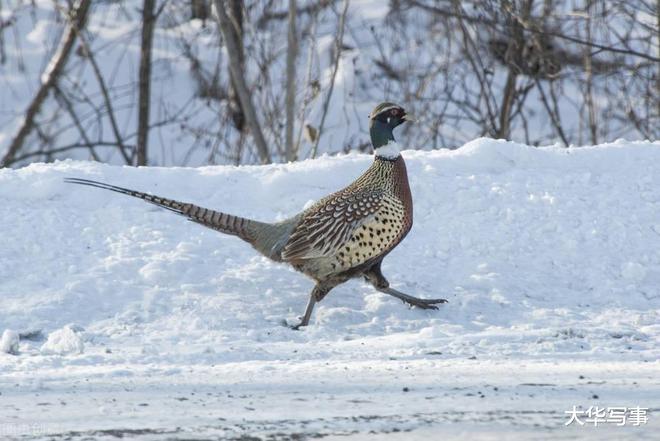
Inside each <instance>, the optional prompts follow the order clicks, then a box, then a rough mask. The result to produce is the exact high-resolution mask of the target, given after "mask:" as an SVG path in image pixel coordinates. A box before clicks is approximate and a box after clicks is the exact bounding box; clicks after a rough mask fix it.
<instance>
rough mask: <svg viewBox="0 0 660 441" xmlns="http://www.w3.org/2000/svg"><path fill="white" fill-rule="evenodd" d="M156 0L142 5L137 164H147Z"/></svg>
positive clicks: (146, 0) (148, 0)
mask: <svg viewBox="0 0 660 441" xmlns="http://www.w3.org/2000/svg"><path fill="white" fill-rule="evenodd" d="M155 6H156V1H155V0H144V3H143V6H142V40H141V41H142V43H141V45H140V72H139V74H138V75H139V76H138V81H139V97H138V139H137V160H136V165H138V166H140V165H147V148H148V142H149V109H150V99H151V47H152V43H153V38H154V26H155V24H156V18H157V15H156V14H155V13H154V9H155Z"/></svg>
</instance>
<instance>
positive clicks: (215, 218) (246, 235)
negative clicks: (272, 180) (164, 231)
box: [64, 178, 262, 243]
mask: <svg viewBox="0 0 660 441" xmlns="http://www.w3.org/2000/svg"><path fill="white" fill-rule="evenodd" d="M64 182H67V183H70V184H80V185H88V186H90V187H96V188H102V189H104V190H110V191H114V192H117V193H121V194H125V195H128V196H132V197H134V198H138V199H142V200H144V201H146V202H149V203H150V204H154V205H157V206H159V207H161V208H164V209H166V210H169V211H173V212H174V213H177V214H180V215H182V216H185V217H187V218H188V219H190V220H191V221H193V222H197V223H198V224H202V225H204V226H205V227H208V228H212V229H214V230H217V231H220V232H222V233H225V234H231V235H234V236H238V237H240V238H241V239H243V240H245V241H247V242H251V243H253V242H254V240H255V237H254V231H255V227H257V226H258V225H261V224H262V223H261V222H257V221H253V220H251V219H246V218H244V217H240V216H234V215H231V214H227V213H222V212H220V211H215V210H209V209H208V208H204V207H200V206H198V205H194V204H190V203H187V202H179V201H176V200H174V199H167V198H161V197H159V196H154V195H151V194H148V193H143V192H141V191H135V190H131V189H129V188H124V187H118V186H116V185H110V184H106V183H103V182H98V181H92V180H89V179H79V178H65V179H64Z"/></svg>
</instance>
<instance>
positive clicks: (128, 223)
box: [0, 139, 660, 440]
mask: <svg viewBox="0 0 660 441" xmlns="http://www.w3.org/2000/svg"><path fill="white" fill-rule="evenodd" d="M404 157H405V159H406V161H407V164H408V169H409V175H410V181H411V187H412V192H413V197H414V203H415V214H414V215H415V223H414V226H413V229H412V231H411V233H410V235H409V236H408V237H407V238H406V240H404V242H402V244H401V245H399V247H398V248H397V249H396V250H395V251H394V252H393V253H392V254H391V255H390V256H388V257H387V258H386V259H385V261H384V264H383V271H384V273H385V275H386V276H387V277H388V278H389V279H390V282H391V283H392V285H393V286H394V287H396V288H398V289H401V290H402V291H405V292H408V293H410V294H412V295H418V296H422V297H445V298H447V299H448V300H449V302H450V303H448V304H446V305H443V306H442V307H441V308H440V310H438V311H420V310H415V309H408V308H406V307H405V306H404V305H402V304H401V303H400V302H398V301H396V300H395V299H392V298H390V297H388V296H385V295H382V294H379V293H377V292H375V291H374V290H373V288H371V287H370V286H368V285H367V284H366V283H361V282H359V281H353V282H350V283H347V284H345V285H342V286H340V287H338V288H337V289H335V290H333V291H332V293H331V294H330V295H329V296H328V297H327V298H326V299H324V301H323V302H322V303H320V304H319V305H318V307H317V310H316V311H315V315H314V317H313V318H312V322H311V326H310V327H308V328H307V329H305V330H303V331H299V332H295V331H292V330H290V329H288V328H287V327H285V326H282V324H283V321H284V320H286V321H288V322H290V323H293V322H295V320H296V318H297V316H299V315H300V314H301V313H302V311H303V308H304V306H305V302H306V298H307V294H308V292H309V290H310V289H311V287H312V283H311V282H310V281H308V280H306V279H305V278H304V277H303V276H302V275H300V274H297V273H296V272H294V271H293V270H291V269H289V268H287V267H285V266H283V265H278V264H275V263H273V262H270V261H268V260H266V259H265V258H262V257H259V256H257V255H256V253H255V252H254V251H253V250H252V249H251V248H250V247H249V246H248V245H246V244H244V243H242V242H241V241H240V240H238V239H236V238H232V237H227V236H223V235H221V234H219V233H216V232H214V231H211V230H208V229H204V228H203V227H201V226H198V225H195V224H192V223H190V222H186V221H185V220H183V219H182V218H181V217H177V216H174V215H172V214H171V213H168V212H166V211H163V210H158V209H156V208H154V207H152V206H149V205H147V204H145V203H143V202H141V201H137V200H133V199H130V198H127V197H124V196H121V195H116V194H112V193H109V192H102V191H100V190H95V189H87V188H80V187H74V186H71V185H66V184H64V183H63V182H62V179H63V178H65V177H82V178H89V179H96V180H101V181H104V182H108V183H112V184H118V185H122V186H125V187H129V188H135V189H137V190H142V191H148V192H151V193H154V194H158V195H161V196H165V197H170V198H175V199H180V200H185V201H190V202H194V203H197V204H199V205H202V206H206V207H209V208H216V209H220V210H223V211H227V212H229V213H232V214H239V215H242V216H246V217H251V218H256V219H259V220H265V221H268V220H279V219H284V218H285V217H288V216H289V215H291V214H293V213H296V212H297V211H299V210H300V209H301V208H303V207H304V206H306V205H307V204H308V203H310V202H311V201H314V200H317V199H318V198H320V197H322V196H324V195H326V194H328V193H330V192H332V191H334V190H336V189H338V188H341V187H342V186H343V185H345V184H346V183H348V182H350V181H351V180H352V179H354V178H355V177H356V176H358V175H359V174H360V173H361V172H362V171H363V170H364V169H366V168H367V166H368V165H369V163H370V161H371V160H372V159H371V157H370V156H367V155H355V154H351V155H348V156H341V157H333V158H329V157H325V158H321V159H318V160H314V161H305V162H301V163H295V164H290V165H272V166H263V167H202V168H196V169H185V168H138V169H135V168H128V167H113V166H107V165H100V164H96V163H89V162H69V161H67V162H58V163H55V164H49V165H44V164H34V165H31V166H29V167H26V168H23V169H20V170H0V200H1V201H2V203H1V204H0V230H1V231H2V234H0V332H3V331H4V332H3V337H2V340H0V349H1V351H0V438H4V439H104V438H107V439H114V438H117V437H121V436H123V437H125V438H129V439H133V438H135V439H198V438H199V439H206V438H218V437H224V438H229V439H231V438H235V439H251V438H248V437H249V436H253V437H257V438H258V439H300V438H305V437H309V438H313V437H321V436H323V437H325V438H327V439H333V438H334V437H339V438H337V439H362V438H364V437H366V436H370V437H373V439H406V440H407V439H415V438H418V439H429V438H432V437H433V435H439V434H442V435H444V436H445V438H449V439H451V438H456V439H480V438H481V439H501V438H502V436H503V435H504V436H505V437H506V438H507V439H516V438H528V437H535V439H582V438H588V439H603V438H604V439H607V438H608V437H609V438H610V439H657V438H654V437H657V435H656V434H657V433H658V428H659V421H660V418H659V414H660V410H659V408H660V398H659V397H660V363H659V362H658V359H659V356H660V346H659V343H660V246H658V245H660V143H657V142H656V143H651V142H635V143H632V142H617V143H614V144H609V145H601V146H594V147H585V148H571V149H562V148H532V147H527V146H524V145H520V144H515V143H509V142H503V141H494V140H488V139H479V140H476V141H474V142H472V143H469V144H467V145H465V146H463V147H462V148H461V149H459V150H456V151H434V152H421V151H407V152H404ZM573 406H577V407H576V409H577V411H584V412H585V413H582V414H580V415H579V416H580V418H581V420H582V422H583V423H584V425H580V424H578V423H577V422H573V423H572V424H570V425H569V426H566V425H565V423H566V422H568V421H569V417H570V411H571V410H573V409H574V408H573ZM594 407H596V408H602V409H604V412H606V413H607V412H610V411H611V409H612V408H621V407H625V408H626V412H627V413H626V418H627V420H626V424H625V425H621V426H619V425H617V424H616V423H615V421H614V419H613V418H614V417H613V416H611V415H610V417H611V418H610V417H608V416H607V415H609V414H607V415H606V416H605V417H602V414H600V413H598V412H596V410H597V409H594ZM590 408H591V410H592V411H593V412H594V415H595V416H593V415H592V416H589V415H587V414H586V412H587V411H588V410H589V409H590ZM634 409H638V410H637V411H635V410H634ZM639 409H644V412H645V414H644V416H645V417H646V420H644V421H642V417H641V415H640V411H639ZM567 412H568V413H567ZM635 412H636V413H635ZM598 415H601V417H602V418H604V419H605V421H601V420H602V418H601V420H598V418H597V417H598ZM635 415H636V416H635ZM594 418H595V419H596V420H598V421H596V422H595V423H594V422H593V421H592V420H594ZM635 423H638V424H635ZM296 437H298V438H296ZM257 438H255V439H257ZM370 439H371V438H370Z"/></svg>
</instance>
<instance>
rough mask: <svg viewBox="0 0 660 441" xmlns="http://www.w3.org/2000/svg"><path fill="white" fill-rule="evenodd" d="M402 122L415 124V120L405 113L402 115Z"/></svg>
mask: <svg viewBox="0 0 660 441" xmlns="http://www.w3.org/2000/svg"><path fill="white" fill-rule="evenodd" d="M403 120H404V121H410V122H415V118H414V117H413V116H412V115H411V114H409V113H405V114H404V115H403Z"/></svg>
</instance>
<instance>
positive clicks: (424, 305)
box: [403, 299, 449, 309]
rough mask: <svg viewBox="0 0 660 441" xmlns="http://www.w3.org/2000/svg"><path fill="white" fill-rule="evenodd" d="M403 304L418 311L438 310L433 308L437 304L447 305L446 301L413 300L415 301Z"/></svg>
mask: <svg viewBox="0 0 660 441" xmlns="http://www.w3.org/2000/svg"><path fill="white" fill-rule="evenodd" d="M403 303H407V304H408V305H410V306H411V307H415V308H419V309H438V307H437V306H435V305H436V304H437V303H440V304H442V303H449V302H448V301H447V299H415V300H403Z"/></svg>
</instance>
